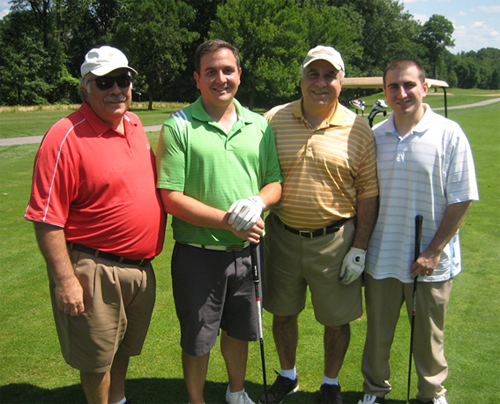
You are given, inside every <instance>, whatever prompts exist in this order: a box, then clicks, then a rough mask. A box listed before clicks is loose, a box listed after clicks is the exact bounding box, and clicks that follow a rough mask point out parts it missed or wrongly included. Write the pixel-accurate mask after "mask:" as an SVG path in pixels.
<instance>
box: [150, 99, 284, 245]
mask: <svg viewBox="0 0 500 404" xmlns="http://www.w3.org/2000/svg"><path fill="white" fill-rule="evenodd" d="M234 104H235V106H236V110H237V112H238V120H237V121H236V123H235V124H234V125H233V127H232V128H231V131H230V132H229V133H228V134H226V133H225V132H224V130H223V129H222V128H221V127H220V126H219V124H217V123H216V122H215V121H214V120H212V118H210V117H209V116H208V114H207V113H206V112H205V109H204V108H203V103H202V101H201V97H200V98H198V100H197V101H196V102H195V103H193V104H191V105H190V106H188V107H186V108H184V109H182V110H180V111H177V112H176V113H174V114H173V115H172V116H171V117H170V118H168V119H167V120H166V121H165V124H164V128H163V131H162V133H161V135H160V139H159V142H158V150H157V159H158V161H159V163H158V164H157V167H158V188H164V189H169V190H172V191H181V192H184V194H185V195H187V196H190V197H192V198H194V199H196V200H198V201H200V202H202V203H204V204H206V205H209V206H212V207H215V208H218V209H221V210H225V211H227V210H228V209H229V207H230V206H231V204H232V203H233V202H234V201H236V200H238V199H242V198H248V197H250V196H252V195H256V194H258V193H259V191H260V190H261V189H262V188H263V187H264V186H265V185H267V184H269V183H274V182H277V183H281V182H282V181H283V174H282V172H281V169H280V165H279V161H278V154H277V152H276V144H275V141H274V136H273V133H272V130H271V128H270V126H269V124H268V122H267V121H266V120H265V119H264V118H263V117H261V116H260V115H258V114H256V113H254V112H251V111H249V110H247V109H245V108H243V107H242V106H241V104H240V103H239V102H238V101H237V100H234ZM172 227H173V230H174V239H175V240H176V241H178V242H180V243H197V244H205V245H233V244H237V243H240V242H241V241H242V240H241V239H239V238H238V237H236V236H235V235H234V234H233V233H232V232H230V231H228V230H221V229H209V228H204V227H198V226H194V225H192V224H189V223H187V222H185V221H183V220H180V219H178V218H175V217H174V218H173V220H172Z"/></svg>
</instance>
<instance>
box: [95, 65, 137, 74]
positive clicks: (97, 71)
mask: <svg viewBox="0 0 500 404" xmlns="http://www.w3.org/2000/svg"><path fill="white" fill-rule="evenodd" d="M118 69H127V70H130V71H131V72H132V73H134V74H137V71H136V70H135V69H132V68H131V67H130V66H101V67H98V68H97V69H94V70H91V71H90V72H89V73H92V74H95V75H96V76H105V75H106V74H108V73H111V72H113V71H115V70H118Z"/></svg>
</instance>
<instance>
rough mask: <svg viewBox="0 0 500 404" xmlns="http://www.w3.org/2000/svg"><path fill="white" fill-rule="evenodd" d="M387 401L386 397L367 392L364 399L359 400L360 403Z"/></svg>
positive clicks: (368, 403)
mask: <svg viewBox="0 0 500 404" xmlns="http://www.w3.org/2000/svg"><path fill="white" fill-rule="evenodd" d="M383 402H385V398H383V397H377V396H372V395H371V394H365V395H364V396H363V400H359V401H358V404H376V403H383Z"/></svg>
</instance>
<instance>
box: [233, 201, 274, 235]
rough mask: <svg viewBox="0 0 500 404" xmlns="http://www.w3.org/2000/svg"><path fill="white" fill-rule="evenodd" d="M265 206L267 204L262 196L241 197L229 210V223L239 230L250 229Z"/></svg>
mask: <svg viewBox="0 0 500 404" xmlns="http://www.w3.org/2000/svg"><path fill="white" fill-rule="evenodd" d="M265 208H266V205H265V204H264V202H262V198H261V197H260V196H251V197H250V198H247V199H240V200H238V201H236V202H234V203H233V204H232V205H231V206H230V207H229V210H228V211H227V213H229V214H230V216H229V224H230V225H231V227H232V228H233V229H236V230H238V231H240V230H244V231H245V230H248V229H250V228H251V227H252V226H253V225H254V224H255V223H257V220H258V219H259V218H260V216H261V215H262V211H263V210H264V209H265Z"/></svg>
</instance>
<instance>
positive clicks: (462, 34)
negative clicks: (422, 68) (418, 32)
mask: <svg viewBox="0 0 500 404" xmlns="http://www.w3.org/2000/svg"><path fill="white" fill-rule="evenodd" d="M400 3H401V4H403V5H404V7H405V10H406V11H408V12H409V13H410V14H412V15H413V17H414V19H415V20H417V21H419V22H420V23H421V24H424V23H425V22H426V21H427V20H428V19H429V18H430V17H431V16H432V15H433V14H438V15H442V16H444V17H446V19H447V20H449V21H451V23H452V24H453V26H454V28H455V30H454V32H453V35H452V39H453V40H454V41H455V46H454V47H450V48H448V50H449V51H450V52H452V53H454V54H456V53H460V52H468V51H478V50H479V49H481V48H497V49H500V24H499V20H500V1H499V0H477V1H473V0H400ZM9 9H10V4H9V0H0V19H1V18H3V17H4V16H5V15H7V14H8V12H9Z"/></svg>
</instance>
